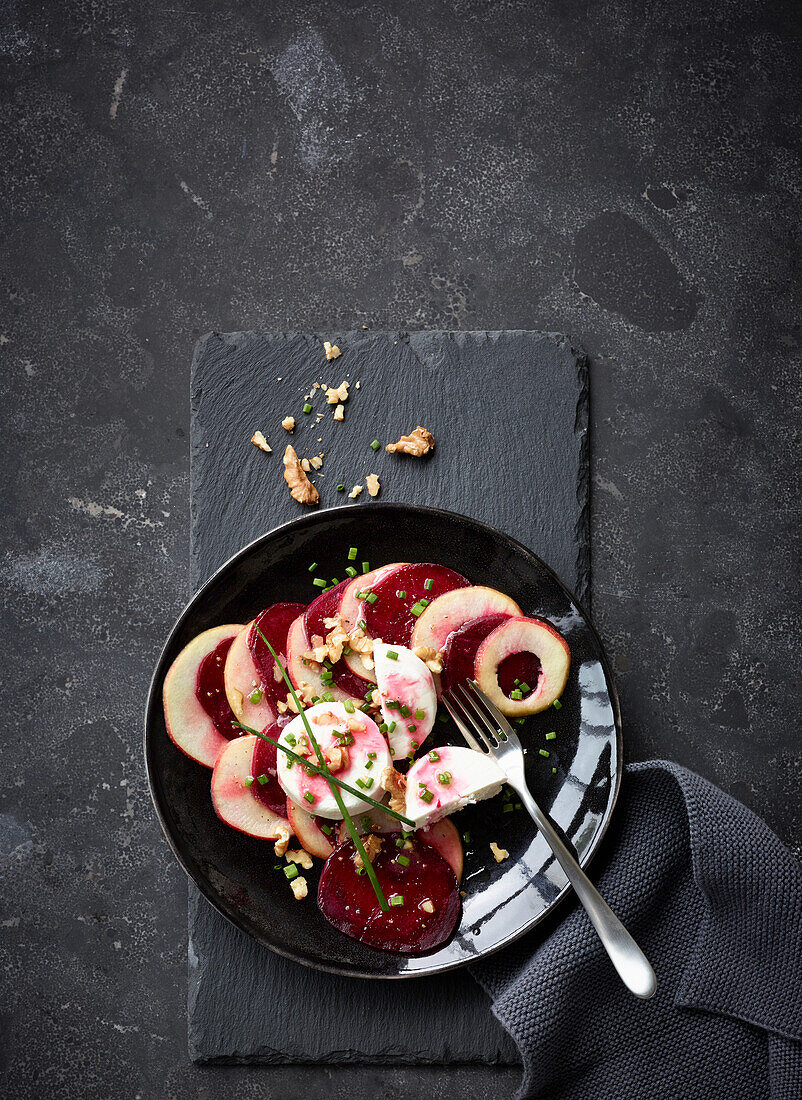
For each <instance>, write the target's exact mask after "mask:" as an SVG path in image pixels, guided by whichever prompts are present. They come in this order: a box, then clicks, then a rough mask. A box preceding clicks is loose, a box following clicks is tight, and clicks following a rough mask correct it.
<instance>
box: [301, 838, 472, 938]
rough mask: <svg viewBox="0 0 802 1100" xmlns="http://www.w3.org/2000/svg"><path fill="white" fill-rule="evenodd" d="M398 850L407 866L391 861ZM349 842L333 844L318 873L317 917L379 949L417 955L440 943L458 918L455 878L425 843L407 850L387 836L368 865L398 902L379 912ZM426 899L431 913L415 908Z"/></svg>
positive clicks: (373, 895)
mask: <svg viewBox="0 0 802 1100" xmlns="http://www.w3.org/2000/svg"><path fill="white" fill-rule="evenodd" d="M399 854H402V855H403V856H405V857H408V859H409V864H408V865H407V866H403V865H402V864H400V863H398V862H397V861H396V857H397V856H398V855H399ZM353 857H354V845H353V842H352V841H350V840H348V841H346V842H345V843H344V844H340V845H339V847H338V848H335V850H334V852H333V853H332V854H331V855H330V856H329V858H328V859H327V860H326V863H325V864H324V866H323V872H322V874H321V876H320V886H319V888H318V905H319V906H320V910H321V912H322V913H323V916H324V917H325V918H326V920H327V921H328V922H329V924H332V925H334V927H335V928H337V929H338V930H339V931H340V932H344V933H345V935H346V936H351V937H352V938H353V939H355V940H359V941H360V942H361V943H365V944H368V946H369V947H378V948H380V949H381V950H382V951H397V952H399V953H400V954H404V955H420V954H423V953H424V952H425V951H432V950H433V949H434V948H436V947H440V946H441V945H442V944H444V943H445V942H446V941H447V940H448V939H449V937H450V936H451V934H452V932H453V931H454V928H455V926H456V923H457V920H458V918H459V911H460V900H459V888H458V886H457V879H456V876H455V874H454V872H453V870H452V869H451V867H449V865H448V863H446V861H445V860H444V859H443V857H442V856H441V855H440V854H439V853H438V852H436V851H435V849H434V848H432V846H431V845H430V844H427V843H426V842H425V841H422V840H420V839H418V838H416V839H415V841H414V843H413V847H412V848H410V849H399V848H397V847H396V845H395V842H394V839H393V838H392V837H388V838H387V839H386V840H385V842H384V845H383V847H382V850H381V851H380V852H379V854H378V855H377V856H376V857H375V859H374V860H373V869H374V871H375V872H376V877H377V878H378V880H379V884H380V885H381V888H382V890H383V891H384V895H385V897H386V898H387V900H388V901H390V899H391V898H392V897H393V896H400V897H403V899H404V904H403V905H393V904H392V902H391V904H390V908H389V909H388V911H387V912H382V910H381V909H380V907H379V903H378V901H377V899H376V895H375V893H374V892H373V887H372V886H371V884H370V879H369V878H368V876H367V875H364V874H363V875H358V874H357V871H356V867H355V866H354V859H353ZM426 901H429V902H431V904H432V905H433V907H434V912H433V913H428V912H426V910H425V909H422V908H421V904H422V903H423V902H426Z"/></svg>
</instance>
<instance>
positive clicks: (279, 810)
mask: <svg viewBox="0 0 802 1100" xmlns="http://www.w3.org/2000/svg"><path fill="white" fill-rule="evenodd" d="M282 724H283V723H282ZM262 733H266V734H267V736H268V737H272V738H273V740H274V741H278V739H279V734H280V733H281V726H280V725H279V723H278V722H274V723H273V724H272V725H271V726H266V727H265V729H263V730H262ZM277 753H278V749H277V748H276V746H275V745H271V744H270V742H269V741H265V740H264V739H263V738H261V737H257V739H256V744H255V745H254V747H253V757H252V760H251V775H252V776H253V784H252V786H251V793H252V794H253V795H254V796H255V797H256V798H258V799H259V801H260V802H263V803H264V804H265V806H267V808H268V810H272V811H273V813H274V814H278V815H279V817H284V816H285V814H286V812H287V796H286V794H285V793H284V791H283V790H282V789H281V787H280V786H279V781H278V779H277V778H276V755H277ZM260 775H266V776H267V783H264V784H262V783H260V782H259V776H260Z"/></svg>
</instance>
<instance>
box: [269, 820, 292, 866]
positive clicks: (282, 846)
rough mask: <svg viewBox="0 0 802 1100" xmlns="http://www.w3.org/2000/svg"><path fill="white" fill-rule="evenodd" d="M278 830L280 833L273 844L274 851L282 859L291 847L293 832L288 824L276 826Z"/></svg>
mask: <svg viewBox="0 0 802 1100" xmlns="http://www.w3.org/2000/svg"><path fill="white" fill-rule="evenodd" d="M276 832H277V833H278V837H277V838H276V843H275V844H274V845H273V851H274V852H275V853H276V855H277V856H278V857H279V859H280V858H281V857H282V856H283V855H284V853H285V852H286V851H287V848H288V847H289V844H290V837H291V836H292V833H291V832H290V829H289V827H288V826H287V825H282V824H278V825H277V826H276Z"/></svg>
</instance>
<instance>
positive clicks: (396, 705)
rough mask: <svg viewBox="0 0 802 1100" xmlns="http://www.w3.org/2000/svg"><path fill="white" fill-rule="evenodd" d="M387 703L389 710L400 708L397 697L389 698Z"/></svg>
mask: <svg viewBox="0 0 802 1100" xmlns="http://www.w3.org/2000/svg"><path fill="white" fill-rule="evenodd" d="M385 705H386V707H387V709H388V710H398V708H399V706H400V703H399V702H398V700H397V699H388V700H387V703H386V704H385Z"/></svg>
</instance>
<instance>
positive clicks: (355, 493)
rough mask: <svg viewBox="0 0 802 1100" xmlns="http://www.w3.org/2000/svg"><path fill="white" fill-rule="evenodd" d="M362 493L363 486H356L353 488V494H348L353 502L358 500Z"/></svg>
mask: <svg viewBox="0 0 802 1100" xmlns="http://www.w3.org/2000/svg"><path fill="white" fill-rule="evenodd" d="M361 492H362V486H361V485H355V486H354V487H353V489H352V490H351V492H350V493H349V494H348V496H349V497H350V498H351V500H356V498H357V497H358V496H359V494H360V493H361Z"/></svg>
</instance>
